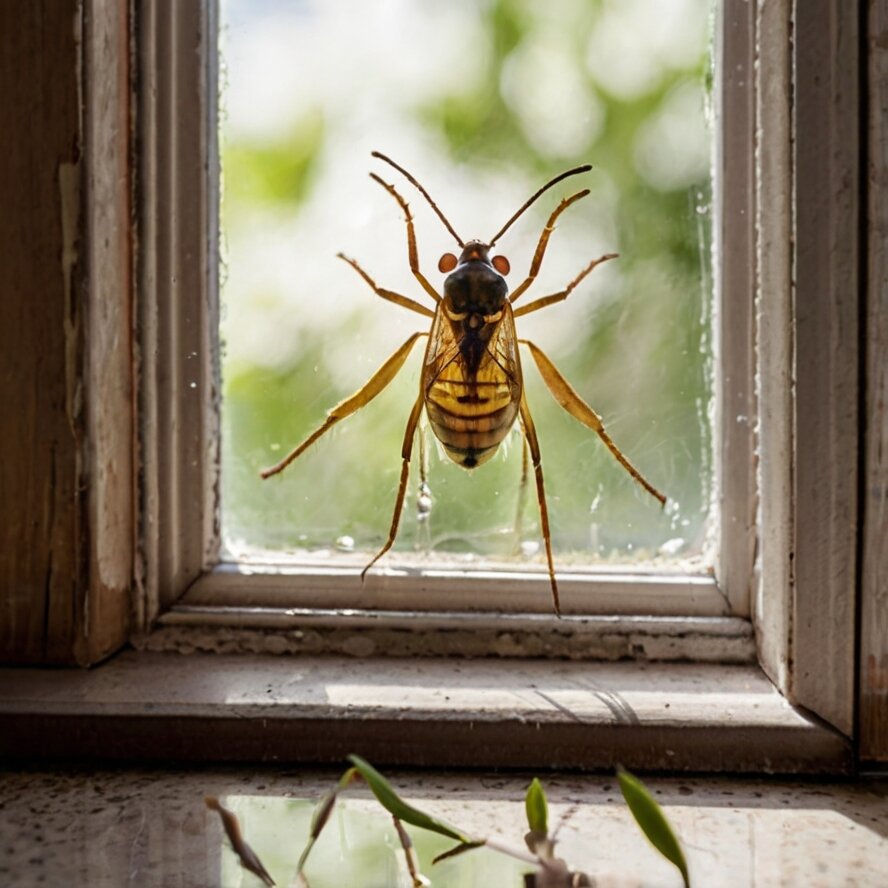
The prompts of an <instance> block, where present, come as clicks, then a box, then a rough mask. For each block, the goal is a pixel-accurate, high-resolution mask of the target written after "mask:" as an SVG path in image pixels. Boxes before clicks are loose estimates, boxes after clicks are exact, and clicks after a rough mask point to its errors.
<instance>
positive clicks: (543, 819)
mask: <svg viewBox="0 0 888 888" xmlns="http://www.w3.org/2000/svg"><path fill="white" fill-rule="evenodd" d="M524 808H525V810H526V811H527V825H528V827H529V828H530V831H531V832H534V833H540V834H542V835H544V836H547V835H548V834H549V803H548V802H547V801H546V793H545V792H544V791H543V784H542V783H540V781H539V779H538V778H537V777H534V778H533V781H532V782H531V784H530V786H528V787H527V795H526V796H525V797H524Z"/></svg>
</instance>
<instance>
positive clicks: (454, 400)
mask: <svg viewBox="0 0 888 888" xmlns="http://www.w3.org/2000/svg"><path fill="white" fill-rule="evenodd" d="M373 156H374V157H376V158H378V159H379V160H382V161H384V162H385V163H387V164H389V165H390V166H392V167H394V168H395V169H396V170H398V172H400V173H401V174H402V175H403V176H404V177H405V178H406V179H407V181H408V182H410V183H411V184H412V185H413V186H414V187H415V188H417V189H418V191H419V192H420V194H422V195H423V197H424V198H425V199H426V200H427V201H428V202H429V205H430V206H431V208H432V209H433V210H434V211H435V213H437V215H438V217H439V218H440V219H441V221H442V222H443V223H444V225H445V227H446V228H447V230H448V231H449V232H450V233H451V235H453V237H454V239H455V240H456V242H457V244H459V247H460V249H461V253H460V255H459V257H458V258H457V256H455V255H454V254H453V253H445V254H444V255H443V256H442V257H441V259H440V261H439V262H438V270H439V271H440V272H441V273H442V274H446V275H447V277H446V278H445V279H444V295H443V296H441V295H439V294H438V292H437V290H435V288H434V287H433V286H432V285H431V284H430V283H429V282H428V280H427V279H426V278H425V276H424V275H423V274H422V272H421V271H420V270H419V259H418V254H417V250H416V235H415V232H414V229H413V217H412V216H411V215H410V210H409V208H408V206H407V202H406V201H405V200H404V198H403V197H402V196H401V195H400V194H399V193H398V191H397V190H396V189H395V186H394V185H390V184H389V183H388V182H385V181H384V180H383V179H382V178H380V177H379V176H378V175H376V173H371V174H370V175H371V177H372V178H373V179H374V180H375V181H376V182H378V183H379V184H380V185H381V186H382V187H383V188H385V190H386V191H388V193H389V194H391V195H392V197H393V198H394V199H395V200H396V201H397V202H398V204H399V205H400V207H401V209H402V210H403V212H404V217H405V220H406V223H407V253H408V257H409V262H410V270H411V271H412V272H413V276H414V277H415V278H416V279H417V281H419V283H420V285H421V286H422V288H423V289H424V290H425V291H426V293H427V294H428V295H429V296H430V297H431V299H432V300H433V301H434V303H435V308H434V310H432V309H430V308H427V307H426V306H425V305H422V304H420V303H418V302H415V301H414V300H413V299H410V298H409V297H407V296H402V295H401V294H400V293H394V292H392V291H391V290H386V289H384V288H383V287H379V286H377V284H376V282H375V281H374V280H373V279H372V278H371V277H370V275H369V274H367V272H366V271H364V269H363V268H361V266H360V265H358V263H357V262H356V261H355V260H354V259H349V258H348V257H347V256H344V255H343V254H342V253H340V254H339V258H341V259H343V260H344V261H345V262H348V264H349V265H351V266H352V268H354V270H355V271H356V272H357V273H358V274H359V275H360V276H361V277H362V278H363V279H364V280H365V281H366V282H367V284H368V285H369V286H370V288H371V289H372V290H373V292H374V293H376V295H377V296H381V297H382V298H383V299H386V300H388V301H389V302H394V303H396V304H397V305H401V306H403V307H404V308H407V309H410V310H411V311H414V312H416V313H417V314H421V315H423V316H425V317H427V318H431V319H432V326H431V330H430V331H429V332H427V333H424V332H419V333H414V334H413V335H412V336H410V338H409V339H407V341H406V342H405V343H404V344H403V345H402V346H401V347H400V348H399V349H398V350H397V351H396V352H395V353H394V354H393V355H392V356H391V357H390V358H389V359H388V360H387V361H386V362H385V363H384V364H383V365H382V366H381V367H380V368H379V369H378V370H377V371H376V373H374V374H373V376H372V377H371V378H370V379H369V381H368V382H367V383H366V384H365V385H364V386H363V387H362V388H361V389H359V390H358V391H357V392H355V394H353V395H352V396H351V397H350V398H346V399H345V400H344V401H342V402H341V403H340V404H337V405H336V406H335V407H334V408H333V409H332V410H331V411H330V412H329V414H328V415H327V418H326V420H325V421H324V423H323V424H322V425H321V426H320V427H319V428H317V429H315V431H313V432H312V433H311V434H310V435H309V436H308V437H307V438H306V439H305V440H304V441H303V442H302V443H301V444H299V446H298V447H296V448H295V449H294V450H292V451H291V452H290V453H289V454H287V456H285V457H284V458H283V459H282V460H281V461H280V462H279V463H277V464H276V465H274V466H271V467H270V468H268V469H265V471H263V472H262V477H263V478H269V477H271V476H272V475H276V474H278V473H279V472H282V471H283V470H284V469H285V468H286V467H287V466H288V465H290V463H291V462H293V460H295V459H296V458H297V457H298V456H299V455H300V454H301V453H303V451H305V450H306V449H307V448H308V447H309V446H311V445H312V444H313V443H314V442H315V441H317V440H318V438H320V437H321V435H323V434H324V433H325V432H326V431H328V430H329V429H330V428H332V426H334V425H335V424H336V423H337V422H339V421H340V420H343V419H345V418H346V417H348V416H351V414H353V413H355V412H356V411H358V410H360V409H361V408H362V407H363V406H365V405H366V404H368V403H369V402H370V401H372V400H373V398H375V397H376V396H377V395H378V394H379V393H380V392H381V391H382V390H383V389H384V388H385V387H386V386H387V385H388V384H389V383H390V382H391V381H392V379H394V377H395V376H396V375H397V373H398V372H399V371H400V369H401V367H402V366H403V365H404V361H405V360H406V359H407V355H408V354H409V353H410V351H411V349H412V348H413V346H414V344H415V343H416V341H417V340H418V339H419V338H420V337H423V336H427V337H428V344H427V345H426V353H425V361H424V362H423V369H422V374H421V379H420V391H419V395H418V396H417V398H416V402H415V403H414V405H413V409H412V410H411V411H410V417H409V418H408V420H407V429H406V431H405V433H404V444H403V446H402V448H401V459H402V463H401V480H400V483H399V485H398V494H397V497H396V499H395V510H394V514H393V515H392V523H391V527H390V528H389V535H388V539H387V540H386V543H385V545H384V546H383V547H382V548H381V549H380V550H379V552H378V553H377V554H376V556H375V557H374V558H373V560H372V561H371V562H370V563H369V564H368V565H367V566H366V567H365V568H364V570H363V572H362V574H361V576H362V577H363V576H364V574H366V573H367V571H368V570H369V569H370V568H371V567H372V566H373V565H374V564H375V563H376V562H377V561H378V560H379V559H380V558H381V557H382V556H383V555H384V554H385V553H386V552H388V550H389V549H390V548H391V547H392V544H393V543H394V541H395V536H396V535H397V532H398V524H399V522H400V519H401V511H402V509H403V506H404V495H405V493H406V490H407V479H408V475H409V470H410V457H411V453H412V451H413V439H414V437H415V435H416V430H417V426H418V424H419V418H420V415H421V414H422V411H423V409H425V411H426V415H427V416H428V421H429V425H430V426H431V428H432V431H433V432H434V434H435V436H436V437H437V438H438V440H439V441H440V442H441V444H442V445H443V447H444V451H445V452H446V453H447V455H448V456H449V457H450V458H451V459H452V460H453V461H454V462H456V463H457V464H459V465H461V466H462V467H463V468H465V469H474V468H476V467H477V466H480V465H481V464H482V463H484V462H486V461H487V460H489V459H490V457H491V456H493V454H494V453H495V452H496V451H497V449H498V448H499V446H500V444H501V443H502V442H503V440H504V438H505V437H506V435H507V434H508V433H509V431H510V430H511V428H512V426H513V425H514V424H515V421H516V420H518V421H520V423H521V429H522V431H523V433H524V460H523V469H522V482H521V483H522V485H523V484H525V483H526V480H527V475H528V450H529V452H530V462H531V464H532V465H533V470H534V475H535V478H536V489H537V498H538V501H539V508H540V522H541V526H542V534H543V540H544V541H545V544H546V558H547V561H548V567H549V579H550V582H551V584H552V599H553V604H554V608H555V612H556V613H557V614H560V604H559V600H558V584H557V582H556V580H555V566H554V564H553V561H552V541H551V537H550V534H549V513H548V509H547V508H546V493H545V489H544V485H543V467H542V461H541V457H540V447H539V442H538V440H537V434H536V429H535V428H534V424H533V419H532V417H531V415H530V409H529V408H528V406H527V399H526V398H525V395H524V384H523V381H522V375H521V360H520V357H519V354H518V345H519V344H521V345H525V346H526V347H527V348H528V350H529V351H530V354H531V357H532V358H533V359H534V362H535V363H536V365H537V368H538V369H539V371H540V374H541V375H542V377H543V381H544V382H545V383H546V385H547V386H548V387H549V391H551V393H552V395H553V397H554V398H555V400H556V401H557V402H558V403H559V404H560V405H561V406H562V407H563V408H564V409H565V410H566V411H567V412H568V413H570V414H571V416H573V417H575V418H576V419H578V420H579V421H580V422H581V423H582V424H583V425H585V426H587V427H588V428H590V429H592V431H594V432H595V433H596V434H597V435H598V436H599V438H601V440H602V441H603V442H604V444H605V446H606V447H607V448H608V450H610V452H611V453H612V454H613V455H614V457H615V458H616V459H617V461H618V462H619V463H620V465H621V466H623V468H624V469H625V470H626V471H627V472H628V473H629V474H630V475H631V476H632V477H633V478H634V479H635V480H636V481H637V482H638V483H639V484H640V485H641V486H642V487H643V488H644V489H645V490H646V491H647V492H648V493H650V494H651V495H652V496H653V497H655V498H656V499H657V500H659V501H660V504H661V505H665V503H666V497H665V496H664V495H663V494H662V493H660V491H659V490H657V488H656V487H654V486H653V485H652V484H651V483H650V482H648V481H647V480H646V479H645V478H644V477H643V476H642V475H641V473H640V472H639V471H638V470H637V469H636V468H635V467H634V466H633V465H632V463H630V462H629V460H628V459H627V458H626V457H625V456H624V455H623V453H622V451H621V450H620V449H619V448H618V447H617V445H616V444H614V442H613V441H612V440H611V438H610V436H609V435H608V434H607V432H606V431H605V430H604V425H603V424H602V422H601V417H599V415H598V414H597V413H596V412H595V411H594V410H593V409H592V408H591V407H590V406H589V405H588V404H587V403H586V402H585V401H584V400H583V399H582V398H581V397H580V396H579V395H578V394H577V392H576V391H575V390H574V389H573V388H572V387H571V385H570V383H569V382H568V381H567V380H566V379H565V378H564V377H563V376H562V375H561V374H560V373H559V372H558V370H557V369H556V367H555V365H554V364H553V363H552V361H550V360H549V358H548V357H547V356H546V355H545V354H544V353H543V352H542V351H541V350H540V349H539V348H538V347H537V346H536V345H534V344H533V343H532V342H530V341H529V340H527V339H519V338H518V334H517V333H516V332H515V322H514V319H515V318H517V317H520V316H521V315H526V314H530V313H531V312H534V311H537V310H539V309H541V308H545V307H546V306H548V305H553V304H554V303H556V302H561V301H563V300H564V299H567V297H568V296H569V295H570V294H571V293H572V292H573V290H574V289H575V288H576V287H577V285H578V284H579V283H580V282H581V281H582V280H583V279H584V278H585V277H586V276H587V275H588V274H589V273H590V272H591V271H592V269H593V268H595V267H596V266H597V265H600V264H601V263H602V262H606V261H607V260H608V259H615V258H616V253H607V254H605V255H604V256H601V257H599V258H598V259H594V260H593V261H592V262H590V263H589V264H588V265H587V266H586V267H585V268H584V269H583V270H582V271H581V272H580V273H579V274H578V275H577V276H576V277H575V278H574V279H573V280H572V281H571V282H570V283H569V284H568V285H567V286H566V287H565V288H564V289H563V290H560V291H559V292H557V293H551V294H550V295H548V296H542V297H540V298H539V299H535V300H533V301H532V302H529V303H527V304H526V305H523V306H521V307H520V308H517V309H516V308H514V305H515V303H516V302H517V301H518V299H520V298H521V296H523V295H524V293H525V291H526V290H527V289H528V287H530V285H531V284H532V283H533V281H534V279H535V278H536V276H537V273H538V272H539V269H540V265H541V264H542V261H543V255H544V254H545V252H546V246H547V245H548V243H549V237H550V235H551V234H552V231H553V229H554V227H555V220H556V219H557V218H558V217H559V216H560V215H561V214H562V213H563V212H564V211H565V210H566V209H567V208H568V207H569V206H570V205H571V204H573V203H575V202H576V201H578V200H580V199H581V198H583V197H585V196H586V195H587V194H588V193H589V190H588V189H584V190H583V191H579V192H577V193H576V194H573V195H571V196H570V197H566V198H565V199H564V200H562V201H561V203H560V204H559V205H558V206H557V207H556V208H555V210H554V211H553V212H552V215H551V216H549V221H548V222H547V223H546V227H545V228H544V229H543V232H542V234H541V235H540V239H539V242H538V244H537V248H536V252H535V253H534V255H533V260H532V261H531V263H530V271H529V272H528V274H527V277H526V278H525V279H524V280H523V281H522V282H521V283H520V284H519V285H518V286H517V287H516V288H515V289H514V290H513V291H512V293H511V295H510V294H509V288H508V285H507V284H506V280H505V276H506V275H507V274H508V273H509V260H508V259H506V257H505V256H493V257H492V258H491V256H490V251H491V250H492V249H493V246H494V244H496V242H497V241H498V240H499V239H500V238H501V237H502V236H503V234H505V232H506V231H507V230H508V229H509V228H510V227H511V225H512V223H514V222H515V220H516V219H518V217H519V216H521V214H522V213H523V212H524V211H525V210H526V209H527V208H528V207H529V206H530V205H531V204H532V203H533V202H534V201H535V200H536V199H537V198H538V197H540V195H541V194H543V193H544V192H545V191H547V190H548V189H549V188H551V187H552V186H553V185H555V184H557V183H558V182H560V181H561V180H562V179H566V178H568V177H569V176H575V175H578V174H579V173H585V172H588V171H589V170H590V169H591V166H588V165H586V166H581V167H576V168H575V169H571V170H567V171H566V172H564V173H561V174H560V175H559V176H556V177H555V178H554V179H552V180H551V181H549V182H547V183H546V184H545V185H544V186H543V187H542V188H540V189H539V190H538V191H537V192H536V193H535V194H534V195H533V196H532V197H530V199H529V200H527V201H525V203H524V204H523V205H522V206H521V208H520V209H519V210H518V211H517V212H516V213H515V214H514V215H513V216H512V217H511V218H510V219H509V221H508V222H506V224H505V225H503V227H502V228H501V229H500V230H499V231H498V232H497V233H496V234H495V235H494V236H493V237H492V238H491V239H490V240H489V241H487V242H484V241H478V240H472V241H467V242H464V241H463V240H462V239H461V238H460V237H459V235H458V234H457V233H456V232H455V231H454V230H453V227H452V226H451V225H450V223H449V222H448V221H447V219H446V217H445V216H444V214H443V213H442V212H441V210H440V209H438V206H437V204H436V203H435V202H434V201H433V200H432V198H431V197H430V196H429V194H428V192H427V191H426V190H425V188H423V187H422V185H420V183H419V182H418V181H417V180H416V179H415V178H414V177H413V176H412V175H410V173H408V172H407V170H405V169H404V168H403V167H401V166H399V165H398V164H397V163H395V162H394V161H393V160H391V159H390V158H388V157H386V156H385V155H384V154H380V153H379V152H378V151H374V152H373Z"/></svg>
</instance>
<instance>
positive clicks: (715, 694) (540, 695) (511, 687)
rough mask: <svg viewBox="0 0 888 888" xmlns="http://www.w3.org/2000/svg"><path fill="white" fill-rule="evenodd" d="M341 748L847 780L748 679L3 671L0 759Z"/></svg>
mask: <svg viewBox="0 0 888 888" xmlns="http://www.w3.org/2000/svg"><path fill="white" fill-rule="evenodd" d="M183 662H184V663H185V664H187V665H185V666H184V668H183ZM294 667H295V668H294ZM355 749H360V750H361V753H362V754H363V755H366V756H367V757H368V758H369V759H370V760H371V761H374V762H376V763H378V764H380V765H395V764H397V765H417V766H422V767H428V766H430V765H436V766H438V767H442V766H451V767H455V766H460V767H474V768H487V767H495V768H534V769H536V768H580V769H594V768H598V769H607V770H610V769H612V768H613V767H614V763H615V762H621V763H622V764H624V765H625V766H626V767H628V768H631V769H633V770H634V769H636V768H637V769H644V770H669V771H733V772H744V771H745V772H748V771H768V772H770V773H779V772H784V773H786V772H789V773H807V774H816V773H820V774H823V773H847V771H848V769H849V768H850V766H851V744H850V743H849V742H848V741H847V740H846V739H845V738H843V737H842V736H841V735H840V734H838V733H837V732H836V731H833V730H832V729H830V728H828V727H825V726H824V725H823V724H822V723H821V722H819V721H817V720H814V719H810V718H808V717H807V716H806V715H805V714H804V713H801V712H798V711H796V710H795V709H793V707H792V706H790V705H789V703H788V702H787V701H786V700H785V699H784V698H783V697H782V696H781V695H780V693H779V692H778V691H777V690H776V689H775V688H774V687H773V685H772V684H771V683H770V682H769V681H768V680H767V679H766V678H765V676H764V675H762V673H761V671H760V670H759V669H758V668H757V667H755V666H741V665H738V666H724V665H711V664H697V663H693V664H692V663H656V664H647V665H645V664H639V663H627V662H622V663H595V664H588V663H570V662H553V661H541V660H518V659H515V660H511V661H505V663H504V661H494V660H483V659H479V660H473V661H472V665H471V668H470V669H465V668H461V667H460V665H459V663H458V662H456V661H453V660H446V659H445V660H442V659H415V658H407V659H399V660H393V659H391V658H388V657H365V658H359V659H355V658H348V659H342V658H339V659H336V658H330V657H312V656H304V657H300V658H299V659H298V660H293V659H291V658H289V657H264V656H250V655H243V654H242V655H234V656H223V655H218V654H193V655H191V656H190V657H187V658H183V657H182V656H180V655H178V654H174V655H169V654H147V653H137V652H135V651H126V652H124V653H122V654H121V655H120V656H118V657H115V658H114V660H113V661H111V662H110V663H108V664H106V665H105V666H103V667H102V668H101V669H100V670H94V671H91V672H83V671H79V672H67V673H64V674H62V675H55V676H48V675H47V672H46V670H37V669H28V670H22V669H16V670H0V756H2V757H5V758H7V759H8V758H9V757H12V756H14V757H16V758H21V757H28V758H31V759H33V758H34V757H35V756H39V757H44V756H45V757H59V756H64V757H66V758H72V757H80V758H88V759H96V758H98V759H101V760H102V761H103V762H108V761H111V760H114V759H116V760H121V759H123V760H126V759H129V760H132V759H144V760H154V761H157V760H166V761H170V760H179V761H186V760H187V761H201V762H210V761H266V762H277V763H281V762H285V761H289V762H295V761H298V762H300V763H302V764H305V763H306V762H318V763H320V762H335V763H339V762H341V761H342V760H343V758H344V757H345V755H346V754H347V753H349V752H352V751H354V750H355Z"/></svg>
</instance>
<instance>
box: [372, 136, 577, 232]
mask: <svg viewBox="0 0 888 888" xmlns="http://www.w3.org/2000/svg"><path fill="white" fill-rule="evenodd" d="M370 155H371V157H378V158H379V159H380V160H382V161H385V162H386V163H387V164H388V165H389V166H393V167H394V168H395V169H396V170H397V171H398V172H399V173H400V174H401V175H402V176H404V178H405V179H406V180H407V181H408V182H409V183H410V184H411V185H412V186H413V187H414V188H416V190H417V191H419V193H420V194H421V195H422V196H423V197H424V198H425V199H426V200H427V201H428V202H429V206H430V207H431V208H432V209H433V210H434V211H435V212H436V213H437V214H438V218H439V219H440V220H441V221H442V222H443V223H444V227H445V228H446V229H447V230H448V231H449V232H450V233H451V234H452V235H453V237H454V239H455V240H456V242H457V243H458V244H459V245H460V246H461V247H464V246H465V243H464V242H463V239H462V238H461V237H460V236H459V235H458V234H457V233H456V232H455V231H454V230H453V226H452V225H451V224H450V223H449V222H448V221H447V217H446V216H445V215H444V214H443V213H442V212H441V211H440V210H439V209H438V205H437V204H436V203H435V202H434V201H433V200H432V198H431V197H430V196H429V193H428V191H426V190H425V188H423V187H422V185H420V184H419V182H417V181H416V179H415V178H414V177H413V176H411V175H410V173H408V172H407V170H405V169H404V167H402V166H400V165H399V164H397V163H395V162H394V161H393V160H392V159H391V158H390V157H386V156H385V155H384V154H383V153H382V152H380V151H371V152H370ZM565 175H567V174H565ZM562 178H563V177H562ZM549 184H553V183H549Z"/></svg>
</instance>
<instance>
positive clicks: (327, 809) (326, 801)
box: [296, 768, 357, 876]
mask: <svg viewBox="0 0 888 888" xmlns="http://www.w3.org/2000/svg"><path fill="white" fill-rule="evenodd" d="M356 774H357V771H356V770H355V769H354V768H349V769H348V770H347V771H346V772H345V773H344V774H343V775H342V777H340V778H339V783H337V784H336V789H334V790H333V791H332V792H328V793H327V795H325V796H324V797H323V798H322V799H321V800H320V802H318V804H317V806H316V807H315V810H314V813H313V814H312V815H311V832H310V833H309V837H308V842H307V843H306V845H305V848H303V850H302V854H301V855H300V857H299V863H298V864H297V866H296V875H297V876H301V875H302V871H303V870H304V869H305V864H306V862H307V861H308V855H309V854H311V849H312V848H314V844H315V842H316V841H317V840H318V837H319V836H320V834H321V831H322V830H323V829H324V827H325V826H326V825H327V821H328V820H329V819H330V815H331V814H332V813H333V806H334V805H335V804H336V799H337V798H338V797H339V793H341V792H342V791H343V790H344V789H345V788H346V787H347V786H348V785H349V783H351V782H352V780H354V778H355V775H356Z"/></svg>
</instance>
